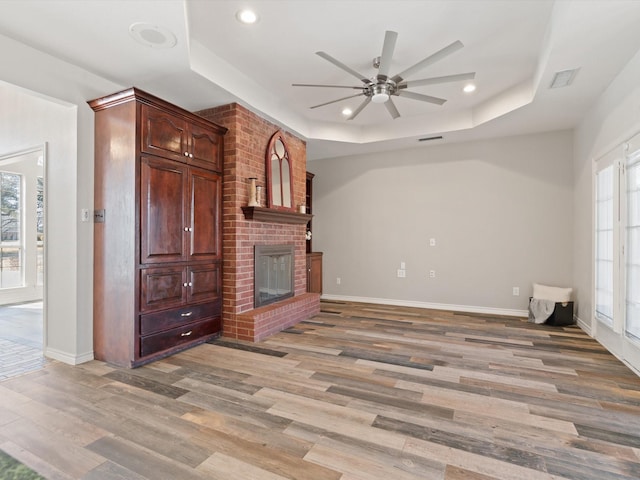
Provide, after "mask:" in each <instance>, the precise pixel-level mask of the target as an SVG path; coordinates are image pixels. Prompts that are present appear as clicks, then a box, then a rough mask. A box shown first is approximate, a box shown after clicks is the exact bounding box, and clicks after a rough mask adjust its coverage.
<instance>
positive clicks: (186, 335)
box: [180, 330, 193, 337]
mask: <svg viewBox="0 0 640 480" xmlns="http://www.w3.org/2000/svg"><path fill="white" fill-rule="evenodd" d="M192 333H193V330H189V331H188V332H184V333H181V334H180V336H181V337H188V336H189V335H191V334H192Z"/></svg>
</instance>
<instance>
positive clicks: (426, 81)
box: [398, 72, 476, 88]
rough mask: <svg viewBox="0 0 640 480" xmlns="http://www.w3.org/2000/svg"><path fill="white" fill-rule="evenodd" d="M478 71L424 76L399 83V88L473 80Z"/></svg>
mask: <svg viewBox="0 0 640 480" xmlns="http://www.w3.org/2000/svg"><path fill="white" fill-rule="evenodd" d="M474 78H476V72H470V73H458V74H456V75H445V76H444V77H432V78H423V79H422V80H408V81H406V82H402V83H401V84H400V85H398V88H407V87H423V86H425V85H436V84H439V83H447V82H459V81H460V80H473V79H474Z"/></svg>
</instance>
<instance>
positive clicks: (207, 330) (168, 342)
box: [140, 317, 222, 357]
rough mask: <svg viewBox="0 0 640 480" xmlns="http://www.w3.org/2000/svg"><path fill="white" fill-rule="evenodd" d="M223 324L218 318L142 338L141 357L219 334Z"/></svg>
mask: <svg viewBox="0 0 640 480" xmlns="http://www.w3.org/2000/svg"><path fill="white" fill-rule="evenodd" d="M221 323H222V322H221V320H220V317H216V318H211V319H208V320H203V321H201V322H194V323H189V324H187V325H183V326H181V327H178V328H174V329H171V330H166V331H164V332H160V333H156V334H153V335H147V336H146V337H141V338H140V356H142V357H145V356H147V355H151V354H153V353H157V352H161V351H162V350H167V349H169V348H174V347H177V346H180V345H183V344H185V343H190V342H193V341H194V340H196V339H198V338H200V337H203V336H205V335H211V334H214V333H218V332H219V331H220V326H221Z"/></svg>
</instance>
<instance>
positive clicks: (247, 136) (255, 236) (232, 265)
mask: <svg viewBox="0 0 640 480" xmlns="http://www.w3.org/2000/svg"><path fill="white" fill-rule="evenodd" d="M197 113H198V114H199V115H201V116H203V117H205V118H208V119H209V120H211V121H213V122H215V123H217V124H218V125H222V126H224V127H227V128H228V129H229V131H228V133H227V134H226V135H225V138H224V142H225V143H224V147H225V152H224V178H223V191H222V196H223V201H222V233H223V242H222V249H223V278H222V295H223V305H222V323H223V335H224V336H225V337H229V338H237V339H240V340H249V341H254V342H256V341H259V340H262V339H263V338H266V337H268V336H269V335H272V334H274V333H277V332H279V331H281V330H283V329H285V328H288V327H290V326H291V325H294V324H296V323H298V322H299V321H301V320H304V319H306V318H309V317H311V316H313V315H315V314H316V313H318V312H319V311H320V296H319V295H318V294H315V293H307V292H306V285H307V277H306V275H307V272H306V250H305V249H306V245H305V230H306V226H305V225H299V224H297V225H291V224H283V223H278V222H271V221H257V220H248V219H246V218H245V216H244V214H243V212H242V207H244V206H246V205H247V203H248V201H249V180H248V179H249V178H251V177H254V178H257V184H258V185H262V186H264V185H265V182H266V172H265V154H266V150H267V146H268V144H269V140H270V139H271V137H272V136H273V134H274V133H275V132H276V131H278V129H279V128H278V127H277V126H276V125H274V124H272V123H270V122H268V121H266V120H265V119H263V118H261V117H259V116H258V115H256V114H254V113H253V112H251V111H249V110H247V109H246V108H244V107H242V106H241V105H238V104H235V103H234V104H230V105H223V106H220V107H216V108H211V109H207V110H203V111H200V112H197ZM284 138H285V142H286V143H287V148H288V149H289V154H290V157H291V159H292V162H291V163H292V165H291V166H292V176H293V182H294V183H293V195H294V203H293V204H294V205H299V204H304V203H305V179H306V168H307V157H306V144H305V142H304V141H303V140H301V139H300V138H298V137H296V136H294V135H291V134H289V133H286V132H285V135H284ZM265 193H266V191H265V189H263V192H262V198H261V199H260V202H261V203H262V205H264V206H266V200H265ZM282 244H293V245H294V252H295V255H294V257H295V260H294V296H293V297H291V298H287V299H285V300H282V301H279V302H276V303H273V304H270V305H266V306H263V307H259V308H254V247H255V245H282Z"/></svg>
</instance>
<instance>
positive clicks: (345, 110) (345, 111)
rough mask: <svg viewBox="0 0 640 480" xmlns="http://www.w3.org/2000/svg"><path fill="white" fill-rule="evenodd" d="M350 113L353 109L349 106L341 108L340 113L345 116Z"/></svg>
mask: <svg viewBox="0 0 640 480" xmlns="http://www.w3.org/2000/svg"><path fill="white" fill-rule="evenodd" d="M352 113H353V111H352V110H351V109H350V108H349V107H347V108H345V109H343V110H342V115H344V116H345V117H348V116H350V115H351V114H352Z"/></svg>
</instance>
